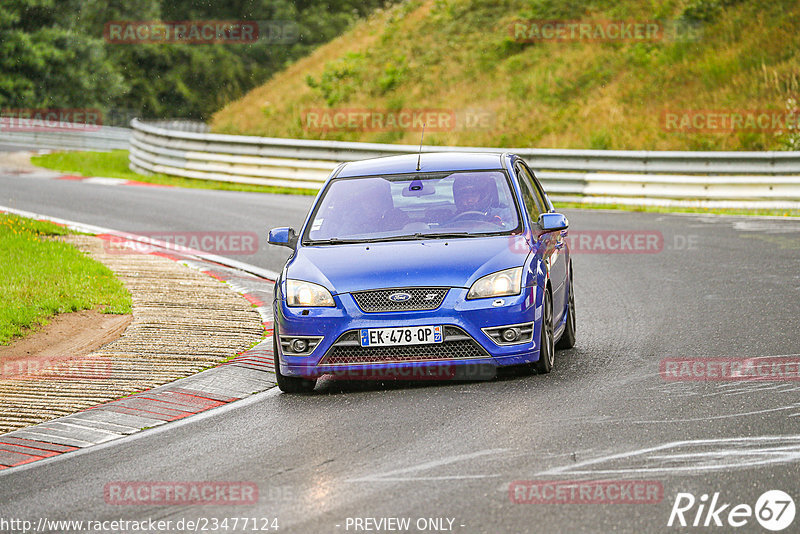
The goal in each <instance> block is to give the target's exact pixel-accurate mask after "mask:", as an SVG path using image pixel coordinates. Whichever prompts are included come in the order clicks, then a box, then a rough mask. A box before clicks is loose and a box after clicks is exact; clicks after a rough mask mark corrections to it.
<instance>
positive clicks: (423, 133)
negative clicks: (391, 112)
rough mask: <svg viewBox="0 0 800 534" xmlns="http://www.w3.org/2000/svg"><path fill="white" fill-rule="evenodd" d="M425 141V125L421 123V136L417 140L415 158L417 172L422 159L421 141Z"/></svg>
mask: <svg viewBox="0 0 800 534" xmlns="http://www.w3.org/2000/svg"><path fill="white" fill-rule="evenodd" d="M423 139H425V123H424V122H423V123H422V135H421V136H420V138H419V156H417V170H420V160H421V159H422V140H423Z"/></svg>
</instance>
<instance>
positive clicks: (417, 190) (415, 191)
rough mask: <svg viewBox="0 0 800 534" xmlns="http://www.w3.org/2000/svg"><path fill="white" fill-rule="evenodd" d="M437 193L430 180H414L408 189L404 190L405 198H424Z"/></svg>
mask: <svg viewBox="0 0 800 534" xmlns="http://www.w3.org/2000/svg"><path fill="white" fill-rule="evenodd" d="M434 193H436V188H435V187H434V185H433V183H431V181H430V180H425V181H423V180H419V179H417V180H414V181H412V182H411V183H410V184H408V187H404V188H403V196H404V197H424V196H427V195H433V194H434Z"/></svg>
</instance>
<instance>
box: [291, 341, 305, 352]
mask: <svg viewBox="0 0 800 534" xmlns="http://www.w3.org/2000/svg"><path fill="white" fill-rule="evenodd" d="M307 347H308V343H307V342H306V340H305V339H294V340H292V352H305V351H306V348H307Z"/></svg>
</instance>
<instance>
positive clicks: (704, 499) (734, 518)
mask: <svg viewBox="0 0 800 534" xmlns="http://www.w3.org/2000/svg"><path fill="white" fill-rule="evenodd" d="M794 516H795V505H794V499H792V497H791V496H790V495H789V494H788V493H786V492H784V491H781V490H770V491H765V492H764V493H762V494H761V496H760V497H759V498H758V500H756V504H755V506H750V505H749V504H745V503H741V504H733V503H730V502H724V498H720V494H719V492H716V493H714V495H712V496H711V497H710V498H709V495H708V494H706V493H704V494H703V495H701V496H700V498H699V499H698V498H696V497H695V496H694V495H692V494H691V493H678V494H677V495H676V496H675V502H674V503H673V504H672V511H671V512H670V514H669V521H667V526H668V527H672V526H676V527H677V526H680V527H688V526H691V527H728V528H739V527H743V526H745V525H747V524H750V523H751V522H752V519H753V518H754V517H755V520H756V521H758V523H759V524H760V525H761V526H762V527H764V528H765V529H767V530H771V531H773V532H778V531H781V530H784V529H786V528H787V527H788V526H790V525H791V524H792V523H793V522H794Z"/></svg>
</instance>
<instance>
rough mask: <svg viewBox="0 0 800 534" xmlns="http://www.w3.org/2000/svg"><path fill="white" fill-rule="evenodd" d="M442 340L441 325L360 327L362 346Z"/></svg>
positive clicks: (436, 341) (411, 343)
mask: <svg viewBox="0 0 800 534" xmlns="http://www.w3.org/2000/svg"><path fill="white" fill-rule="evenodd" d="M442 341H443V336H442V327H441V326H411V327H398V328H362V329H361V346H362V347H386V346H392V347H393V346H400V345H425V344H427V343H441V342H442Z"/></svg>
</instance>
